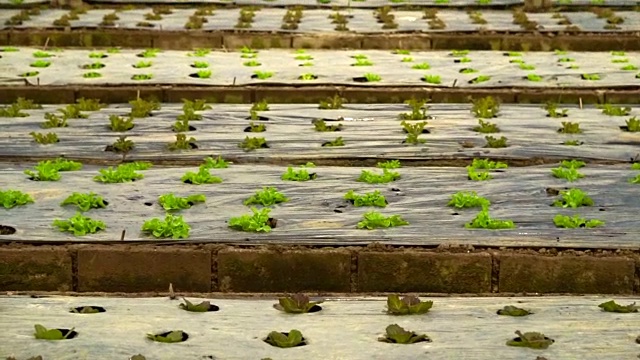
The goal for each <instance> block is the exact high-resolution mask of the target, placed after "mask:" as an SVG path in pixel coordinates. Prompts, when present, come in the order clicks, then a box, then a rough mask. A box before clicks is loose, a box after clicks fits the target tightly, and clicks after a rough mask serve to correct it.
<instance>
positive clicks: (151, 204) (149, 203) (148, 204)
mask: <svg viewBox="0 0 640 360" xmlns="http://www.w3.org/2000/svg"><path fill="white" fill-rule="evenodd" d="M144 204H145V205H146V206H153V203H152V202H146V203H144Z"/></svg>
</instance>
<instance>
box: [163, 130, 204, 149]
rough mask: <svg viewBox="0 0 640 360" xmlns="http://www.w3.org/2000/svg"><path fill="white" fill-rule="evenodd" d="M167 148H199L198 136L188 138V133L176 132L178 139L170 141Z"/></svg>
mask: <svg viewBox="0 0 640 360" xmlns="http://www.w3.org/2000/svg"><path fill="white" fill-rule="evenodd" d="M167 148H168V149H169V150H171V151H175V150H191V149H197V148H198V145H197V144H196V138H194V137H190V138H188V139H187V135H185V134H182V133H180V134H176V141H174V142H172V143H169V144H168V145H167Z"/></svg>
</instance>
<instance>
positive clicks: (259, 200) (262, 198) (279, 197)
mask: <svg viewBox="0 0 640 360" xmlns="http://www.w3.org/2000/svg"><path fill="white" fill-rule="evenodd" d="M287 201H289V198H287V197H286V196H285V195H284V194H282V193H280V192H278V190H277V189H276V188H274V187H266V186H265V187H263V188H262V190H258V191H257V192H256V193H255V194H253V195H251V197H249V198H247V199H246V200H245V201H244V202H243V204H244V205H262V206H272V205H275V204H280V203H283V202H287Z"/></svg>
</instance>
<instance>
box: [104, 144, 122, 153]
mask: <svg viewBox="0 0 640 360" xmlns="http://www.w3.org/2000/svg"><path fill="white" fill-rule="evenodd" d="M104 151H109V152H114V153H116V154H121V153H123V152H124V151H120V150H117V149H116V148H115V147H113V145H107V146H105V147H104Z"/></svg>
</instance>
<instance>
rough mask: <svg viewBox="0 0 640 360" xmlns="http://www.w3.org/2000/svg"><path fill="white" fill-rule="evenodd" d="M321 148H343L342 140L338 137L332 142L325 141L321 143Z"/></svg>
mask: <svg viewBox="0 0 640 360" xmlns="http://www.w3.org/2000/svg"><path fill="white" fill-rule="evenodd" d="M322 146H323V147H334V146H344V140H342V137H341V136H338V137H337V138H335V139H334V140H331V141H326V142H324V143H322Z"/></svg>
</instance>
